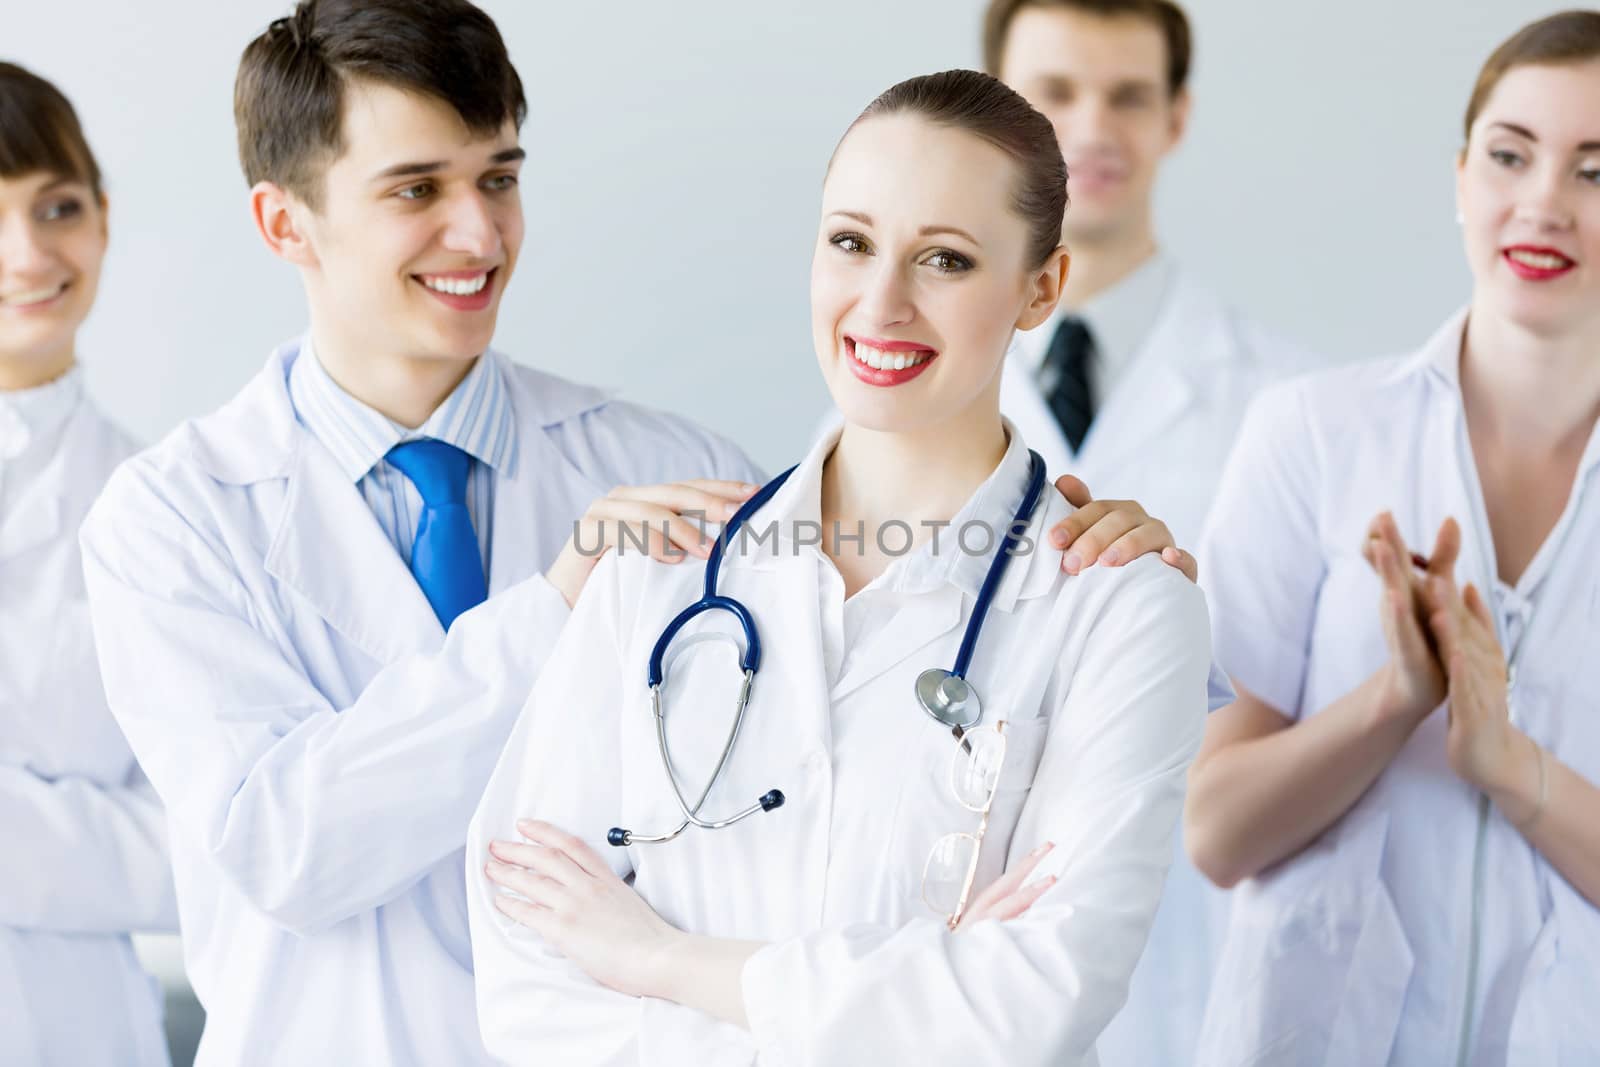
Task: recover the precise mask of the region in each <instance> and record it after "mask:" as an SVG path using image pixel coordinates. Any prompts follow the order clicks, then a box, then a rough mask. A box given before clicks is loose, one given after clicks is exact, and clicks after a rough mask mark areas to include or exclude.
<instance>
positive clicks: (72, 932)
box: [0, 371, 177, 1067]
mask: <svg viewBox="0 0 1600 1067" xmlns="http://www.w3.org/2000/svg"><path fill="white" fill-rule="evenodd" d="M71 374H72V375H74V380H73V381H71V382H67V381H63V382H58V383H56V384H54V385H52V386H51V387H50V388H61V389H71V390H73V391H74V393H75V395H76V397H77V399H76V402H75V404H74V405H73V407H72V409H71V413H70V414H69V415H67V416H66V421H65V422H64V423H62V424H61V425H60V427H59V433H60V437H59V440H58V441H57V442H56V443H55V445H54V449H53V454H52V455H49V456H48V457H43V456H41V457H38V458H40V459H42V460H44V463H43V467H42V470H40V471H39V473H38V474H37V476H35V477H32V478H31V479H29V481H28V482H27V483H26V484H25V485H23V486H21V491H20V494H18V495H17V496H15V497H14V498H13V501H12V504H11V505H10V506H8V507H7V509H6V513H5V514H3V515H0V646H3V647H0V664H3V665H4V669H0V842H3V843H4V847H3V851H4V854H5V871H6V874H5V877H4V879H0V1062H3V1063H6V1064H17V1065H19V1067H20V1065H23V1064H26V1065H29V1067H35V1065H54V1064H59V1065H61V1067H156V1065H164V1064H166V1063H167V1062H168V1059H167V1042H166V1038H165V1036H164V1035H163V1034H162V1030H161V1016H162V1010H161V990H160V988H159V986H158V985H157V983H156V981H155V980H154V979H153V978H151V977H150V976H149V975H147V974H146V973H145V972H144V970H143V969H142V968H141V967H140V965H139V961H138V959H137V958H136V957H135V956H134V952H133V945H132V942H131V941H130V940H129V938H128V933H129V931H132V930H148V931H154V930H175V929H176V928H177V912H176V907H175V904H174V902H173V895H172V876H171V873H170V871H169V868H168V865H167V856H166V851H165V846H164V838H165V834H164V831H163V826H162V821H163V820H162V814H161V807H160V804H159V802H158V801H157V800H156V798H155V794H154V792H153V791H151V789H150V788H149V785H148V783H146V782H145V781H144V779H143V777H142V776H141V775H140V773H139V769H138V767H137V765H136V764H135V763H134V759H133V753H132V752H130V751H129V749H128V744H127V742H126V741H125V740H123V737H122V732H121V731H120V730H118V729H117V725H116V723H115V722H114V721H113V720H112V718H111V715H110V713H109V712H108V711H107V710H106V706H105V697H104V694H103V693H102V691H101V688H100V673H99V671H98V669H97V668H96V666H95V656H94V647H93V644H92V640H91V636H90V630H89V612H88V606H87V604H86V602H85V600H84V590H83V571H82V568H81V565H80V562H79V556H78V539H77V527H78V523H79V522H80V521H81V520H82V518H83V515H84V513H85V512H86V511H88V509H89V505H90V503H91V502H92V501H93V500H94V498H95V495H96V494H97V493H99V491H100V488H101V486H102V485H104V484H105V480H106V478H107V477H108V476H109V475H110V473H111V470H112V468H113V467H115V466H116V464H117V463H119V462H120V461H121V460H122V459H123V458H125V457H126V456H128V455H129V454H131V453H132V451H133V447H134V446H133V443H132V442H131V441H130V440H129V439H128V438H127V437H126V436H125V435H124V434H123V433H122V431H120V430H119V429H117V428H116V427H115V426H113V425H112V424H111V423H110V422H109V421H107V420H106V419H105V418H104V417H103V416H102V415H101V414H100V413H99V412H98V411H96V410H95V408H94V407H93V405H92V404H91V403H90V402H89V401H88V400H87V399H86V398H85V397H83V395H82V387H81V384H80V382H79V380H77V376H79V375H80V374H81V372H79V371H72V372H71ZM7 414H10V413H8V412H6V411H4V410H0V416H4V415H7ZM0 432H3V431H0ZM34 447H35V448H37V447H41V445H40V444H39V442H34ZM3 451H4V450H3V449H0V452H3ZM4 469H5V460H3V459H0V476H3V475H4Z"/></svg>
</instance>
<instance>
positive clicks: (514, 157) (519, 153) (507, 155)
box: [372, 148, 528, 182]
mask: <svg viewBox="0 0 1600 1067" xmlns="http://www.w3.org/2000/svg"><path fill="white" fill-rule="evenodd" d="M527 157H528V153H527V152H526V151H524V150H523V149H521V148H507V149H505V150H504V151H502V152H496V153H495V154H494V155H492V156H490V157H489V162H490V163H491V164H495V165H498V164H502V163H515V162H519V161H521V160H523V159H526V158H527ZM446 166H448V164H447V163H446V162H445V161H444V160H442V159H438V160H433V161H431V162H428V163H396V164H395V165H394V166H392V167H385V168H384V169H383V170H380V171H379V172H378V173H376V174H374V175H373V176H372V180H373V181H375V182H377V181H384V180H386V179H388V178H414V177H418V176H420V175H424V174H437V173H438V172H439V171H441V170H443V169H444V168H445V167H446Z"/></svg>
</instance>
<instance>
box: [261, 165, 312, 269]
mask: <svg viewBox="0 0 1600 1067" xmlns="http://www.w3.org/2000/svg"><path fill="white" fill-rule="evenodd" d="M250 215H251V217H252V218H254V219H255V223H256V232H257V233H259V234H260V235H261V240H262V241H264V242H266V246H267V248H268V249H270V250H271V251H272V254H273V255H275V256H277V257H278V258H279V259H284V260H287V261H288V262H290V263H293V264H295V265H296V266H299V267H313V266H316V262H317V254H316V249H314V248H313V247H312V245H311V240H310V237H309V235H308V234H307V233H306V223H307V222H308V220H309V219H308V217H309V215H310V209H309V208H307V207H306V206H305V205H304V204H303V203H301V202H300V201H299V200H297V199H296V198H295V197H294V196H292V195H291V194H290V193H289V192H288V191H287V190H285V189H284V188H283V187H282V186H280V185H278V184H277V183H275V182H257V183H256V184H255V187H254V188H252V189H251V190H250Z"/></svg>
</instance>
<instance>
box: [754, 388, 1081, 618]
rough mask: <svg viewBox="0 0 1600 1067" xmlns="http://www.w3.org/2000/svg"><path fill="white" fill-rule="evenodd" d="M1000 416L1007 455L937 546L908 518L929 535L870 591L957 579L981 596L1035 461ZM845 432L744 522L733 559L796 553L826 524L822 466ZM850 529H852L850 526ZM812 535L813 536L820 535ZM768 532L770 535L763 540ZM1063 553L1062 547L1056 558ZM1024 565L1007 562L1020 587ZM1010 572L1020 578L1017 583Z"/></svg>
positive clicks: (824, 440) (815, 448) (812, 454)
mask: <svg viewBox="0 0 1600 1067" xmlns="http://www.w3.org/2000/svg"><path fill="white" fill-rule="evenodd" d="M1002 422H1003V423H1004V425H1005V430H1006V437H1007V444H1006V451H1005V455H1003V456H1002V457H1001V458H1000V462H999V464H998V465H996V467H995V469H994V471H993V472H992V473H991V474H990V475H989V477H988V478H986V479H985V480H984V482H983V484H981V485H979V486H978V488H977V490H976V491H974V492H973V494H972V496H971V497H969V498H968V499H967V502H966V504H965V505H963V506H962V508H961V510H960V511H959V512H958V513H957V514H956V516H955V517H954V518H953V519H951V520H950V523H949V525H948V526H945V527H942V528H941V529H940V531H939V536H938V538H937V541H938V551H937V552H936V551H935V550H934V540H935V539H934V538H932V537H927V536H926V531H925V530H916V529H913V528H911V527H910V526H909V524H908V525H907V531H908V532H909V533H913V534H921V535H923V537H924V538H925V540H923V542H922V543H921V544H919V545H918V546H917V547H916V548H915V549H914V550H912V551H910V552H907V553H906V554H905V555H902V556H900V557H899V558H897V559H895V560H894V561H893V562H892V563H891V564H890V565H889V567H888V568H887V569H886V570H885V571H884V572H883V574H881V575H879V576H878V577H877V578H876V579H874V580H873V581H872V583H871V584H869V585H868V586H867V588H868V589H887V590H891V591H893V592H898V593H917V592H924V591H927V590H929V589H934V588H937V587H939V586H943V585H954V586H955V587H957V588H958V589H960V590H962V591H963V592H965V593H968V594H970V595H972V596H976V595H977V593H978V590H979V588H980V587H981V586H982V585H983V580H984V578H985V577H987V575H988V573H989V565H990V564H991V563H992V562H993V560H994V556H995V553H996V552H998V551H999V549H1000V541H1001V539H1002V538H1004V537H1005V535H1006V533H1007V531H1008V530H1009V529H1010V526H1011V523H1012V520H1013V519H1014V518H1015V517H1016V513H1017V509H1018V508H1020V507H1021V506H1022V500H1023V497H1024V496H1026V495H1027V488H1028V473H1029V466H1030V457H1029V451H1028V446H1027V445H1026V444H1025V443H1024V442H1023V440H1022V435H1021V434H1020V433H1018V432H1017V428H1016V426H1015V425H1013V424H1012V423H1011V422H1010V420H1006V419H1003V420H1002ZM842 433H843V427H835V428H834V429H832V430H830V431H829V432H827V433H826V434H824V435H823V436H822V437H820V438H819V439H818V440H817V442H816V443H815V444H814V445H812V447H811V450H810V451H809V452H807V453H806V457H805V458H804V459H803V460H801V461H800V463H799V465H798V466H796V467H795V469H794V473H793V474H791V475H790V476H789V479H788V481H786V482H785V483H784V484H783V487H782V488H780V489H779V490H778V491H777V492H776V493H774V494H773V496H772V499H771V500H769V501H767V503H766V504H765V505H764V506H763V507H762V508H761V509H760V510H759V511H758V512H756V514H755V515H753V516H751V518H750V520H749V522H748V524H747V526H748V527H749V529H750V533H749V535H747V536H743V537H737V538H735V540H734V543H733V547H732V548H731V549H730V551H729V556H728V558H729V561H730V562H732V561H733V560H735V559H740V560H744V561H748V562H751V563H752V564H754V565H756V566H760V565H761V562H762V561H763V560H767V561H770V560H771V559H773V558H774V557H775V556H777V555H796V554H797V553H798V546H797V534H799V533H801V532H803V531H807V530H809V531H818V530H820V529H821V514H822V468H823V465H824V463H826V461H827V459H828V456H830V455H831V454H832V453H833V450H834V447H835V446H836V445H837V444H838V443H839V437H840V435H841V434H842ZM1047 488H1048V487H1047ZM1047 500H1048V494H1046V495H1045V496H1043V497H1041V503H1040V505H1039V506H1037V507H1036V508H1035V509H1034V511H1035V513H1034V515H1033V516H1031V517H1029V518H1030V519H1031V521H1030V524H1029V526H1030V528H1029V530H1028V532H1027V536H1028V537H1029V538H1030V539H1032V540H1033V541H1034V542H1036V543H1035V545H1034V551H1035V552H1038V551H1041V550H1043V546H1042V545H1039V544H1037V541H1038V538H1039V535H1040V529H1039V523H1040V522H1041V521H1042V520H1041V518H1040V516H1041V515H1043V513H1044V512H1045V510H1046V508H1045V506H1044V502H1045V501H1047ZM968 524H973V525H972V526H971V527H970V529H969V530H968V534H967V537H966V546H967V548H970V549H971V551H967V550H966V549H965V548H963V546H962V538H961V531H962V529H963V528H964V527H968ZM991 532H992V537H991ZM845 533H846V534H847V535H848V534H850V533H853V531H845ZM810 536H811V537H812V538H813V539H814V537H815V534H814V533H813V534H811V535H810ZM868 536H871V535H870V534H869V535H868ZM763 538H764V539H765V540H761V539H763ZM890 538H894V540H893V541H890V543H891V544H898V543H899V536H898V531H896V532H894V533H887V534H885V540H886V541H889V539H890ZM1059 555H1060V553H1059V552H1057V553H1056V556H1057V557H1059ZM1026 569H1027V560H1026V559H1025V558H1018V559H1016V560H1015V565H1014V566H1008V573H1007V583H1006V584H1007V585H1008V586H1012V587H1016V586H1018V584H1019V583H1020V575H1021V572H1023V571H1025V570H1026ZM1011 572H1016V574H1015V575H1013V574H1012V573H1011ZM1013 578H1015V579H1016V580H1015V581H1013V580H1012V579H1013ZM1001 599H1005V600H1011V599H1015V590H1014V588H1013V590H1012V591H1011V595H1010V597H1005V596H1002V597H1001Z"/></svg>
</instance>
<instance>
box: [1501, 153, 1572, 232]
mask: <svg viewBox="0 0 1600 1067" xmlns="http://www.w3.org/2000/svg"><path fill="white" fill-rule="evenodd" d="M1567 179H1568V175H1567V174H1566V173H1564V172H1563V170H1562V168H1561V167H1560V166H1557V165H1552V166H1545V167H1541V168H1539V170H1538V172H1536V173H1535V174H1534V175H1532V177H1531V179H1530V180H1529V181H1527V182H1526V183H1524V185H1523V187H1522V189H1521V190H1520V192H1521V195H1520V196H1519V197H1518V198H1517V206H1516V219H1517V221H1518V222H1521V223H1524V224H1527V225H1529V226H1532V227H1533V228H1535V229H1537V230H1539V231H1540V232H1543V233H1561V232H1564V231H1566V230H1570V229H1572V228H1573V226H1575V225H1576V224H1577V215H1576V213H1575V212H1574V211H1573V207H1572V202H1571V200H1570V196H1571V189H1570V188H1569V182H1568V180H1567Z"/></svg>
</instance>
